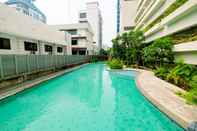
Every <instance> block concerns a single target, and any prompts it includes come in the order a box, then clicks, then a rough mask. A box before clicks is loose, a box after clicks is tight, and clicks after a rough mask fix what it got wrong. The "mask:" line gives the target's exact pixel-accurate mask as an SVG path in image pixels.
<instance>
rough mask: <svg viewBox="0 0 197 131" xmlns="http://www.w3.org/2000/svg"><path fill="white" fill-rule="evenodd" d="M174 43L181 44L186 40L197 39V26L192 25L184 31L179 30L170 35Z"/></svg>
mask: <svg viewBox="0 0 197 131" xmlns="http://www.w3.org/2000/svg"><path fill="white" fill-rule="evenodd" d="M169 37H170V38H171V39H172V41H173V43H174V44H180V43H184V42H190V41H196V40H197V26H195V27H191V28H189V29H186V30H184V31H180V32H177V33H175V34H173V35H170V36H169Z"/></svg>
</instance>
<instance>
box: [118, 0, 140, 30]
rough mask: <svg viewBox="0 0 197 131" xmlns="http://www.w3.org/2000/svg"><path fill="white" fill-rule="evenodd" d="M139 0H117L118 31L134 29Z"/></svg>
mask: <svg viewBox="0 0 197 131" xmlns="http://www.w3.org/2000/svg"><path fill="white" fill-rule="evenodd" d="M138 1H139V0H117V25H116V26H117V27H116V28H117V33H123V32H126V31H129V30H131V29H134V26H135V16H136V12H137V4H138Z"/></svg>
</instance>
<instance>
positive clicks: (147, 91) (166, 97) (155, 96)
mask: <svg viewBox="0 0 197 131" xmlns="http://www.w3.org/2000/svg"><path fill="white" fill-rule="evenodd" d="M137 71H138V72H140V73H139V75H138V77H137V78H136V83H137V85H138V88H139V90H140V91H141V92H142V93H143V95H144V96H145V97H147V98H148V99H149V100H150V101H151V102H152V103H153V104H154V105H156V106H157V107H158V108H159V109H160V110H161V111H163V112H164V113H166V114H167V115H168V116H169V117H170V118H171V119H173V120H175V121H176V122H177V123H179V124H180V125H181V126H183V127H184V128H187V127H188V126H189V124H191V123H192V122H194V121H197V106H194V105H188V104H186V102H185V100H184V99H183V98H181V97H179V96H177V95H176V94H175V93H176V92H177V91H183V90H182V89H180V88H178V87H176V86H175V85H172V84H170V83H167V82H165V81H163V80H161V79H159V78H157V77H156V76H154V74H153V72H150V71H144V70H137ZM183 92H184V91H183Z"/></svg>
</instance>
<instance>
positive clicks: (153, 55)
mask: <svg viewBox="0 0 197 131" xmlns="http://www.w3.org/2000/svg"><path fill="white" fill-rule="evenodd" d="M172 48H173V43H172V40H171V39H170V38H161V39H158V40H156V41H155V42H153V44H151V45H149V46H147V47H145V48H144V49H143V60H144V63H145V65H146V66H148V67H153V68H154V66H158V65H159V66H163V65H164V64H165V63H173V61H174V54H173V51H172Z"/></svg>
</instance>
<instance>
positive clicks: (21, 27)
mask: <svg viewBox="0 0 197 131" xmlns="http://www.w3.org/2000/svg"><path fill="white" fill-rule="evenodd" d="M8 14H9V15H8ZM65 36H66V37H65ZM70 41H71V37H70V35H69V34H66V35H65V33H63V32H59V31H57V30H54V29H51V28H50V26H49V25H47V24H44V23H42V22H40V21H37V20H34V19H33V18H31V17H29V16H26V15H24V14H23V13H21V12H18V11H16V10H15V9H14V8H11V7H9V6H7V5H5V4H2V3H0V54H26V55H28V54H29V55H30V54H36V55H64V54H69V53H70V52H71V51H70V49H69V48H67V47H69V44H70Z"/></svg>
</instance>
